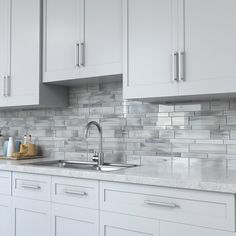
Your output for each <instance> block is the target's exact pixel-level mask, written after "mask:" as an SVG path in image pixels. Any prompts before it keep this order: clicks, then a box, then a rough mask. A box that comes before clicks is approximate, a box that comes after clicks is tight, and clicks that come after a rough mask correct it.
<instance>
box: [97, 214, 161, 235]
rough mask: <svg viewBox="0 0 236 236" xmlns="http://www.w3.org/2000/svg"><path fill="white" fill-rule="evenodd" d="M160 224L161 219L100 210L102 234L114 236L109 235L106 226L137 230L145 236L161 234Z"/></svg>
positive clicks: (129, 230)
mask: <svg viewBox="0 0 236 236" xmlns="http://www.w3.org/2000/svg"><path fill="white" fill-rule="evenodd" d="M159 224H160V223H159V221H158V220H154V219H148V218H142V217H137V216H128V215H123V214H118V213H112V212H105V211H100V236H113V235H107V233H106V227H111V228H113V229H117V230H127V231H128V232H136V233H139V234H140V235H141V234H143V235H145V236H146V235H150V236H160V235H159V233H160V232H159Z"/></svg>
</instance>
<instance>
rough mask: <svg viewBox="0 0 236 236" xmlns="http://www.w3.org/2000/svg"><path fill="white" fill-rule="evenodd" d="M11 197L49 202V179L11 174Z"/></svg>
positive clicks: (39, 176)
mask: <svg viewBox="0 0 236 236" xmlns="http://www.w3.org/2000/svg"><path fill="white" fill-rule="evenodd" d="M12 191H13V196H17V197H24V198H31V199H36V200H43V201H50V200H51V177H49V176H46V175H45V176H44V175H35V174H23V173H13V188H12Z"/></svg>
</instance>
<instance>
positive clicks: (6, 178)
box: [0, 171, 11, 196]
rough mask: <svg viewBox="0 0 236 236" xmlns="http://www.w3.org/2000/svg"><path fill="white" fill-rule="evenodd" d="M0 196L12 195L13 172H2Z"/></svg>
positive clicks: (0, 176)
mask: <svg viewBox="0 0 236 236" xmlns="http://www.w3.org/2000/svg"><path fill="white" fill-rule="evenodd" d="M0 194H2V195H8V196H10V195H11V172H9V171H0Z"/></svg>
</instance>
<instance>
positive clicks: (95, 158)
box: [92, 151, 99, 162]
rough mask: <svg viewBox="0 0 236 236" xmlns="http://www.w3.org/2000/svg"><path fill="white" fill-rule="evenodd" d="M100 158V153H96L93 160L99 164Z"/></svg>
mask: <svg viewBox="0 0 236 236" xmlns="http://www.w3.org/2000/svg"><path fill="white" fill-rule="evenodd" d="M98 158H99V154H98V152H96V151H94V154H93V158H92V160H93V161H94V162H98Z"/></svg>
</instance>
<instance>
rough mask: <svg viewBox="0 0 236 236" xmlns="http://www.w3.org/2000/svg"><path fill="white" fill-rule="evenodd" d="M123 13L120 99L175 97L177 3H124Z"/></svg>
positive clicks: (126, 0)
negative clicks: (122, 82) (122, 79)
mask: <svg viewBox="0 0 236 236" xmlns="http://www.w3.org/2000/svg"><path fill="white" fill-rule="evenodd" d="M124 9H125V10H124V26H125V27H124V34H125V35H124V48H125V50H124V97H125V98H127V99H132V98H154V97H155V98H158V97H172V96H177V95H178V83H177V82H176V81H175V80H174V77H177V68H175V69H174V65H176V64H177V61H176V60H177V58H176V57H177V54H175V52H176V50H177V48H178V45H177V0H124ZM174 54H175V55H176V57H175V59H174ZM174 61H175V62H174ZM174 72H176V73H174ZM175 74H176V75H175Z"/></svg>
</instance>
